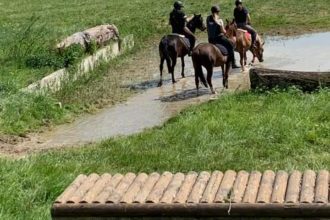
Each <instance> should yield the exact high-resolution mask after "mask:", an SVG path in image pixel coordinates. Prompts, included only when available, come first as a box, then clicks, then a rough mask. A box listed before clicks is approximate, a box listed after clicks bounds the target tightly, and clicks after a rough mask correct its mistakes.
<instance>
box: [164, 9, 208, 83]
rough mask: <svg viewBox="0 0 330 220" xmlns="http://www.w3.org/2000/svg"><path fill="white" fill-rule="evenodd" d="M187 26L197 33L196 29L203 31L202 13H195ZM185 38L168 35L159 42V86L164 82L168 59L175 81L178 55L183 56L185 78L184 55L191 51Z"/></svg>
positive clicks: (182, 73) (170, 71) (204, 27)
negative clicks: (165, 64) (165, 66)
mask: <svg viewBox="0 0 330 220" xmlns="http://www.w3.org/2000/svg"><path fill="white" fill-rule="evenodd" d="M187 28H188V29H189V30H190V31H191V32H193V33H195V31H196V29H197V28H198V29H200V30H201V31H204V30H206V26H205V24H204V21H203V18H202V16H201V15H194V17H193V18H192V19H191V20H190V21H189V22H188V23H187ZM185 40H186V39H185V38H184V37H182V36H180V35H178V34H170V35H166V36H164V37H163V38H162V40H161V41H160V43H159V55H160V66H159V69H160V81H159V84H158V86H162V84H163V66H164V61H165V60H166V63H167V68H168V72H169V73H170V74H172V82H173V83H175V79H174V68H175V65H176V60H177V58H178V57H180V58H181V64H182V71H181V76H182V77H183V78H184V77H185V76H184V67H185V63H184V57H185V56H186V55H187V54H188V52H189V46H188V44H187V43H186V42H185Z"/></svg>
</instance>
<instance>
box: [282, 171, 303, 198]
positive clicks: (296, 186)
mask: <svg viewBox="0 0 330 220" xmlns="http://www.w3.org/2000/svg"><path fill="white" fill-rule="evenodd" d="M301 177H302V174H301V172H299V171H293V172H292V173H291V175H290V178H289V182H288V188H287V191H286V196H285V202H286V203H298V201H299V192H300V188H301Z"/></svg>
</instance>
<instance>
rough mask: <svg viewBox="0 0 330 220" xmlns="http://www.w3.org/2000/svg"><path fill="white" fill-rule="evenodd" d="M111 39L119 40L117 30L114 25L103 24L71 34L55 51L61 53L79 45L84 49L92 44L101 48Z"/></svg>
mask: <svg viewBox="0 0 330 220" xmlns="http://www.w3.org/2000/svg"><path fill="white" fill-rule="evenodd" d="M112 39H116V40H118V39H119V31H118V28H117V27H116V26H115V25H110V24H104V25H99V26H96V27H93V28H89V29H87V30H85V31H82V32H77V33H74V34H72V35H71V36H69V37H67V38H65V39H64V40H62V41H61V42H60V43H58V44H57V45H56V49H57V50H59V51H63V50H65V49H66V48H68V47H70V46H71V45H81V47H83V48H85V49H86V47H88V45H90V44H91V43H92V42H95V43H96V44H97V46H99V47H101V46H104V45H106V44H107V43H108V42H109V41H110V40H112Z"/></svg>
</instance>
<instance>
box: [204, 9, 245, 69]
mask: <svg viewBox="0 0 330 220" xmlns="http://www.w3.org/2000/svg"><path fill="white" fill-rule="evenodd" d="M211 13H212V15H210V16H208V17H207V19H206V23H207V34H208V40H209V43H211V44H221V45H223V46H224V47H225V48H226V49H227V50H228V54H229V59H230V60H231V61H232V68H239V66H237V65H236V62H235V54H234V46H233V44H232V43H231V42H230V40H229V39H228V38H227V37H226V36H225V34H226V30H225V28H224V24H223V21H222V19H220V18H219V13H220V7H219V6H218V5H214V6H212V8H211Z"/></svg>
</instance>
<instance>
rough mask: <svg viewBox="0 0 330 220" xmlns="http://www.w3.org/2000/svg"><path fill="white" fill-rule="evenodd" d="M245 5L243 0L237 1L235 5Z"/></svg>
mask: <svg viewBox="0 0 330 220" xmlns="http://www.w3.org/2000/svg"><path fill="white" fill-rule="evenodd" d="M241 4H243V1H242V0H236V1H235V5H236V6H238V5H241Z"/></svg>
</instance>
